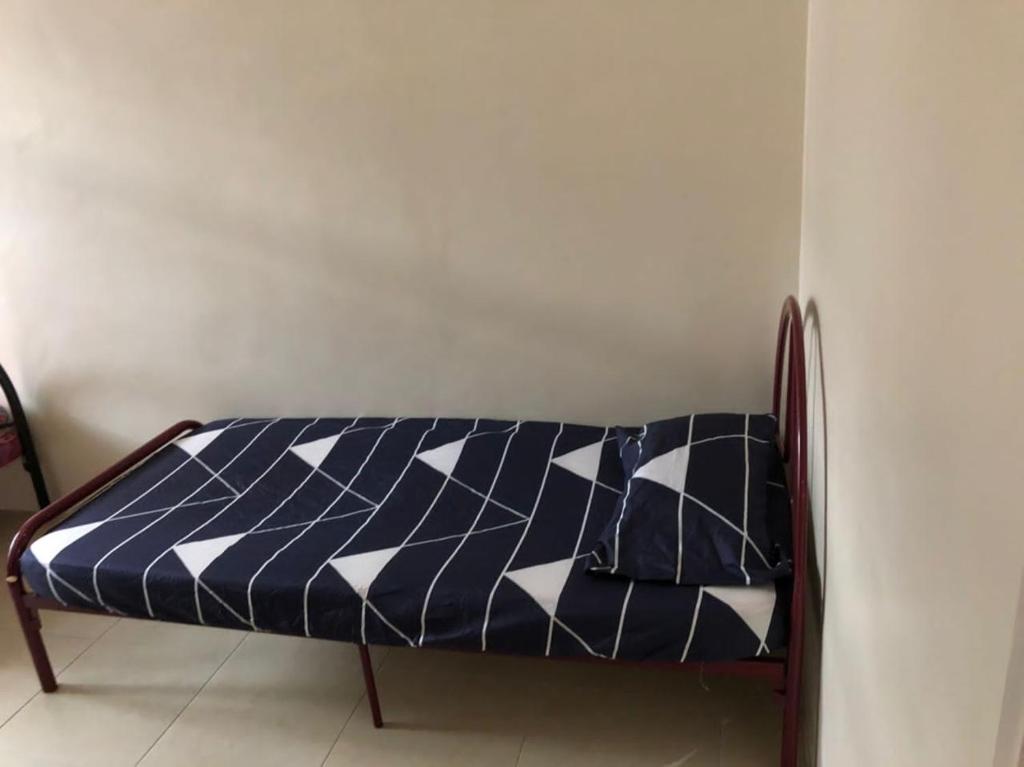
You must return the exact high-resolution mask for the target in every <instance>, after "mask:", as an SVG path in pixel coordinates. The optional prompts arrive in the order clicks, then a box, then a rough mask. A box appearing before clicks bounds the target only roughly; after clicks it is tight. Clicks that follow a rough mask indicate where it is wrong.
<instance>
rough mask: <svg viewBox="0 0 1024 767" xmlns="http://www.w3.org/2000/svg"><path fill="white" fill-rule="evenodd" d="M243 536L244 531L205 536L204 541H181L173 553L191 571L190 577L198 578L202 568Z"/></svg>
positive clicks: (207, 565)
mask: <svg viewBox="0 0 1024 767" xmlns="http://www.w3.org/2000/svg"><path fill="white" fill-rule="evenodd" d="M244 537H245V533H239V534H238V535H222V536H220V537H219V538H207V539H206V540H205V541H192V542H191V543H181V544H179V545H177V546H175V547H174V553H175V554H177V555H178V559H180V560H181V563H182V564H183V565H185V567H186V568H187V569H188V571H189V572H190V573H192V577H193V578H198V577H199V576H200V574H202V572H203V570H205V569H206V568H207V567H209V566H210V565H211V564H212V563H213V560H215V559H216V558H217V557H219V556H220V555H221V554H223V553H224V552H225V551H227V550H228V548H229V547H231V546H233V545H234V544H235V543H237V542H238V541H240V540H241V539H242V538H244Z"/></svg>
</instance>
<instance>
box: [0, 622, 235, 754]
mask: <svg viewBox="0 0 1024 767" xmlns="http://www.w3.org/2000/svg"><path fill="white" fill-rule="evenodd" d="M242 636H243V635H241V634H240V633H239V632H233V631H225V630H221V629H211V628H203V627H191V626H176V625H173V624H160V623H155V622H144V621H131V620H122V621H119V622H118V623H117V624H115V625H114V626H113V627H112V628H111V629H110V630H109V631H108V632H107V633H106V634H104V635H103V636H102V637H101V638H100V639H99V640H97V641H96V642H95V643H94V644H93V645H92V646H91V647H89V649H88V650H86V651H85V652H84V653H83V654H82V655H81V656H80V657H79V658H78V659H77V660H75V661H74V662H73V663H71V665H69V666H68V667H67V668H66V669H65V670H64V671H63V672H62V673H61V674H60V676H59V677H58V682H59V684H60V689H59V690H58V691H57V692H56V693H54V694H51V695H39V696H36V697H35V698H33V699H32V700H31V701H30V702H29V703H28V705H26V706H25V707H24V708H23V709H22V710H21V711H19V712H18V713H17V714H16V715H15V716H14V717H13V718H12V719H11V720H10V721H8V722H7V724H6V725H4V726H3V727H2V728H0V764H5V763H11V764H15V763H16V764H19V765H22V766H23V767H24V766H25V765H45V766H46V767H63V765H69V766H70V765H74V767H89V766H90V765H102V767H117V766H118V765H132V764H135V763H136V762H137V761H138V759H139V758H140V757H141V756H142V755H143V754H144V753H145V751H146V750H147V749H148V748H149V747H150V746H151V745H152V744H153V743H154V742H155V741H156V739H157V738H158V737H159V736H160V734H161V733H162V732H163V731H164V729H165V728H166V727H167V726H168V725H169V724H170V723H171V722H172V721H173V719H174V718H175V717H176V716H177V715H178V713H179V712H180V711H181V710H182V709H183V708H184V707H185V705H186V704H187V703H188V702H189V701H190V700H191V699H192V697H193V696H194V695H195V693H196V692H197V691H198V690H199V688H200V687H201V686H202V685H203V683H204V682H206V681H207V679H209V677H210V676H211V675H212V674H213V672H214V671H216V669H217V668H218V667H219V666H220V665H221V663H223V662H224V660H225V659H226V658H227V657H228V655H229V654H230V653H231V652H232V651H233V650H234V649H235V647H236V646H237V645H238V643H239V642H240V641H241V638H242Z"/></svg>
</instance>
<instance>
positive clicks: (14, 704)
mask: <svg viewBox="0 0 1024 767" xmlns="http://www.w3.org/2000/svg"><path fill="white" fill-rule="evenodd" d="M91 641H92V640H90V639H83V638H81V637H66V636H52V637H48V638H47V640H46V648H47V651H48V652H49V655H50V663H51V664H52V665H53V670H54V672H56V673H60V671H61V670H62V669H63V668H65V667H66V666H67V665H68V664H69V663H70V662H71V661H73V660H74V659H75V658H76V657H78V655H79V654H80V653H82V652H83V651H84V650H85V649H86V648H87V647H88V646H89V644H90V643H91ZM38 692H40V689H39V679H38V678H37V677H36V672H35V670H34V668H33V666H32V659H31V657H30V656H29V654H28V649H27V647H26V646H25V639H24V637H23V636H22V634H21V630H20V629H19V628H18V627H17V626H11V627H4V628H0V724H2V723H3V722H5V721H7V719H9V718H10V717H11V716H12V715H13V714H14V713H15V712H16V711H17V710H18V709H19V708H21V707H22V706H23V705H25V704H26V703H28V701H29V700H30V699H31V698H32V696H33V695H35V694H36V693H38Z"/></svg>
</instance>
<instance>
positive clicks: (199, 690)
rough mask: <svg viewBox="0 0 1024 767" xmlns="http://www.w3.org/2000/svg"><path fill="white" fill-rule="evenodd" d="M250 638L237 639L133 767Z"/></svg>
mask: <svg viewBox="0 0 1024 767" xmlns="http://www.w3.org/2000/svg"><path fill="white" fill-rule="evenodd" d="M250 636H252V635H251V634H245V635H244V636H243V637H242V638H241V639H239V640H238V644H236V645H235V646H234V647H233V648H232V649H231V652H229V653H228V654H227V655H226V656H225V657H224V660H222V661H221V662H220V663H218V664H217V668H215V669H214V670H213V673H211V674H210V676H208V677H207V678H206V681H205V682H203V683H202V684H201V685H200V686H199V689H198V690H196V691H195V694H193V695H192V697H191V698H189V699H188V703H186V704H185V705H184V706H182V707H181V708H180V709H179V710H178V713H177V714H175V715H174V718H173V719H172V720H171V721H170V722H168V723H167V726H166V727H164V729H163V731H162V732H161V733H160V734H159V735H157V737H156V739H155V740H154V741H153V742H152V743H151V744H150V745H149V748H147V749H146V750H145V751H144V752H143V753H142V756H140V757H139V759H138V761H137V762H135V767H138V765H140V764H142V760H143V759H145V758H146V757H147V756H149V752H150V751H152V750H153V749H154V748H156V744H157V743H159V742H160V741H161V740H163V738H164V735H166V734H167V731H168V730H170V729H171V727H173V726H174V723H175V722H177V721H178V720H179V719H180V718H181V715H182V714H184V713H185V711H186V710H187V709H188V707H189V706H191V705H192V703H193V702H194V701H195V699H196V698H198V697H199V694H200V693H201V692H202V691H203V690H205V689H206V686H207V685H208V684H210V682H212V681H213V678H214V677H215V676H217V673H218V672H219V671H220V670H221V669H222V668H224V664H225V663H227V662H228V661H229V660H231V656H233V655H234V654H235V653H236V652H238V648H239V647H241V646H242V643H243V642H244V641H245V640H246V639H248V638H249V637H250Z"/></svg>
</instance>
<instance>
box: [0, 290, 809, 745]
mask: <svg viewBox="0 0 1024 767" xmlns="http://www.w3.org/2000/svg"><path fill="white" fill-rule="evenodd" d="M787 348H788V350H789V356H788V359H789V364H788V366H786V365H784V360H785V357H786V355H785V351H786V349H787ZM784 368H785V370H784ZM803 375H804V373H803V350H802V329H801V322H800V315H799V310H798V308H797V306H796V303H795V301H793V299H788V300H787V302H786V304H785V307H784V310H783V315H782V321H781V324H780V330H779V343H778V355H777V362H776V373H775V394H774V413H775V415H776V417H778V416H779V415H780V411H781V407H780V406H781V405H782V401H781V393H782V388H783V386H782V385H783V382H784V379H785V383H786V387H785V389H786V410H785V413H784V417H785V419H786V428H785V429H784V430H783V431H784V435H785V439H784V441H783V442H782V444H781V445H780V450H781V452H782V457H783V459H785V460H786V462H787V468H788V472H787V473H788V475H789V476H788V478H789V487H790V488H792V493H790V492H789V491H788V490H787V489H786V486H785V485H782V484H779V485H773V488H774V489H770V492H769V505H770V507H771V508H772V509H773V510H774V513H776V514H779V515H781V516H783V517H786V518H787V520H786V521H787V529H788V525H789V523H791V525H792V531H793V552H794V556H793V576H792V578H787V579H785V580H783V581H775V582H769V583H762V584H757V585H752V586H742V585H719V586H702V585H692V586H687V585H676V584H671V583H656V582H648V581H640V580H630V579H627V578H621V577H612V576H603V575H599V574H594V573H591V572H588V571H587V565H586V561H585V560H586V558H587V556H588V555H589V552H590V551H591V550H592V549H593V548H594V543H595V541H596V539H597V537H598V536H599V534H600V532H601V530H602V529H604V527H605V525H607V524H608V521H609V519H610V518H611V516H612V514H613V511H614V509H615V504H616V501H617V500H618V498H619V496H620V495H621V493H622V491H623V469H622V460H621V457H620V451H619V445H618V444H617V442H616V438H615V432H614V430H613V429H610V428H605V427H595V426H582V425H573V424H563V423H550V422H536V421H498V420H486V419H476V420H472V419H442V418H438V419H428V418H346V419H339V418H314V419H297V418H291V419H283V418H236V419H226V420H219V421H214V422H211V423H207V424H205V425H200V424H198V423H196V422H188V421H186V422H182V423H180V424H177V425H176V426H174V427H172V428H171V429H168V430H167V431H166V432H164V433H163V434H161V435H159V436H158V437H157V438H155V439H154V440H152V441H151V442H150V443H147V445H145V446H143V447H142V448H140V450H139V451H136V453H134V454H132V455H131V456H129V457H128V458H126V459H125V460H123V461H121V462H119V463H118V464H117V465H116V466H114V467H111V469H110V470H108V471H107V472H105V473H104V474H101V475H100V476H99V477H97V478H95V479H94V480H92V481H91V482H89V483H87V484H86V485H84V486H83V487H81V488H79V489H78V490H76V491H74V492H72V493H71V494H69V495H68V496H65V497H64V498H62V499H60V500H58V501H57V502H55V503H54V504H51V505H50V506H48V507H47V508H46V509H44V510H43V511H42V512H40V513H39V514H37V515H36V516H34V517H33V518H32V519H30V520H29V521H28V522H27V523H26V524H25V525H24V526H23V528H22V530H21V531H19V534H18V535H17V536H16V538H15V540H14V541H13V543H12V548H11V555H10V558H9V562H8V578H7V581H8V585H9V588H10V591H11V594H12V597H13V598H14V602H15V608H16V610H17V612H18V615H19V618H20V619H21V622H22V627H23V629H24V631H25V635H26V639H27V640H28V643H29V647H30V649H31V651H32V654H33V659H34V661H35V664H36V669H37V671H38V673H39V676H40V681H41V683H42V686H43V689H44V690H46V691H51V690H53V689H55V687H56V682H55V680H54V678H53V673H52V670H51V669H50V666H49V662H48V660H47V659H46V654H45V649H44V648H43V645H42V640H41V635H40V634H39V631H38V627H39V620H38V610H39V609H45V608H51V609H69V610H79V611H102V612H107V613H113V614H117V615H125V616H131V617H137V618H150V619H156V620H165V621H175V622H183V623H194V624H207V625H215V626H224V627H231V628H244V629H249V630H259V631H270V632H275V633H283V634H295V635H305V636H311V637H320V638H326V639H335V640H341V641H347V642H353V643H356V644H357V645H358V646H359V648H360V651H361V656H362V660H363V668H364V672H365V674H366V682H367V689H368V692H369V695H370V701H371V705H372V707H373V713H374V720H375V723H376V724H378V726H379V725H380V723H381V716H380V709H379V703H378V701H377V694H376V688H375V685H374V682H373V676H372V668H371V666H370V664H369V659H368V654H367V646H368V645H371V644H398V645H407V646H412V647H424V648H428V647H436V648H444V649H460V650H470V651H487V652H501V653H514V654H521V655H531V656H541V657H582V658H590V659H594V660H605V661H633V662H644V663H659V662H660V663H662V664H671V665H672V666H674V667H686V668H688V667H693V666H695V665H696V664H699V665H700V667H702V668H705V669H706V670H708V671H727V672H735V673H741V674H756V675H761V676H769V677H772V678H776V679H777V680H778V681H779V684H780V687H781V688H782V690H783V691H784V693H785V696H786V704H787V705H786V717H785V727H784V739H783V740H784V743H783V765H792V764H794V763H795V762H794V761H793V760H794V759H795V738H796V726H797V721H796V716H797V714H796V706H797V700H798V694H799V674H800V663H799V659H800V639H801V632H802V611H803V593H804V579H805V575H804V567H805V564H804V557H805V549H806V542H805V536H806V469H805V464H806V460H805V456H804V454H803V446H804V436H805V433H806V426H805V415H804V409H805V405H804V402H805V397H804V394H803ZM736 438H737V439H746V438H747V437H746V436H745V435H743V434H739V435H736ZM44 526H45V530H46V531H45V533H44V534H42V535H38V533H39V532H41V531H42V530H43V528H44ZM26 587H27V588H26Z"/></svg>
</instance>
